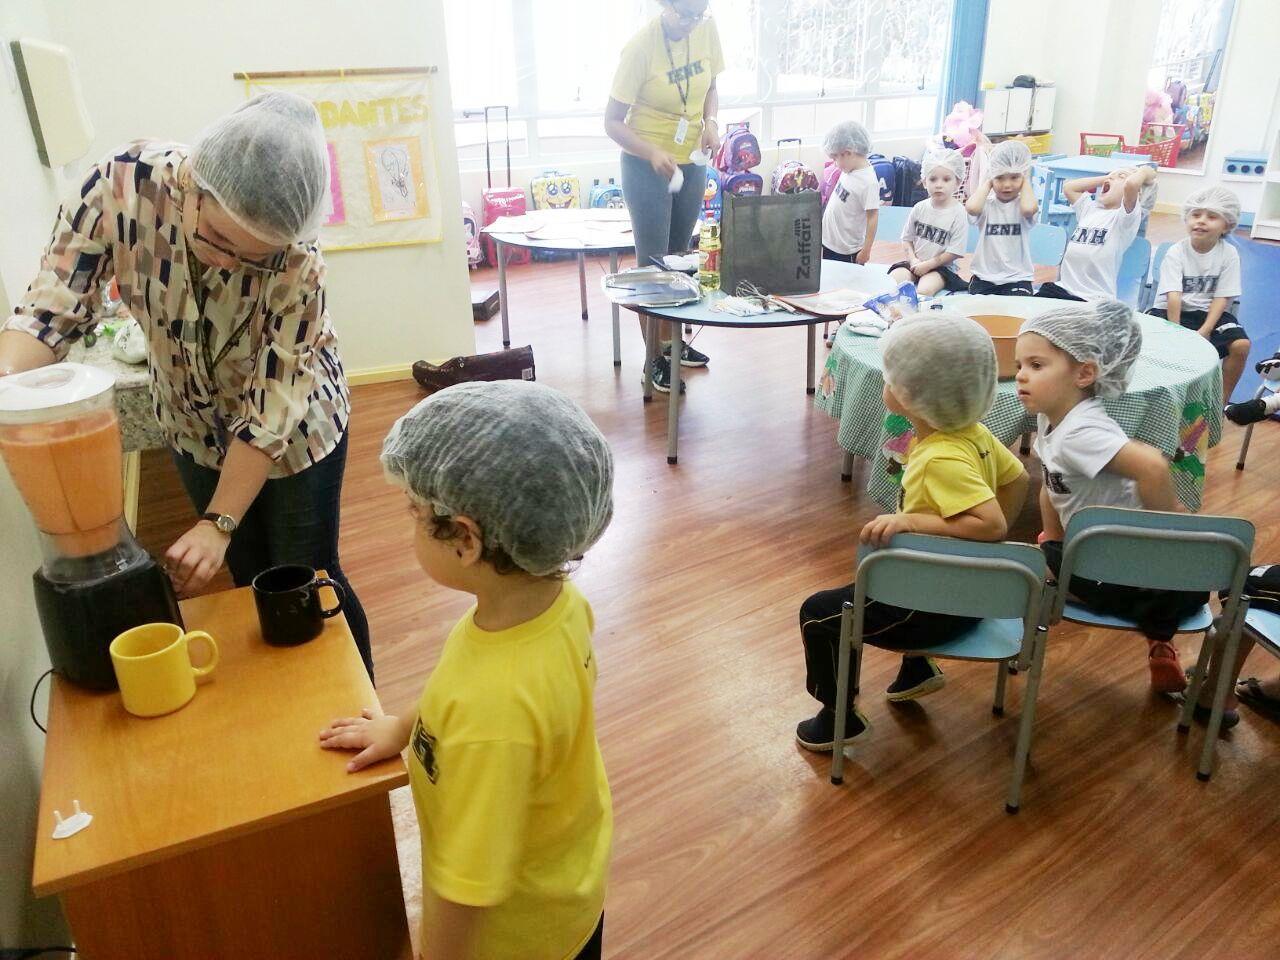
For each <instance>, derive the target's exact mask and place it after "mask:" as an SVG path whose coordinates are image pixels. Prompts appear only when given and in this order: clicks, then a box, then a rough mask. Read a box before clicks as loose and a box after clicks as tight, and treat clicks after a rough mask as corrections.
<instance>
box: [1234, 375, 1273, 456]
mask: <svg viewBox="0 0 1280 960" xmlns="http://www.w3.org/2000/svg"><path fill="white" fill-rule="evenodd" d="M1266 391H1267V384H1266V381H1263V383H1262V384H1261V386H1259V387H1258V392H1257V393H1255V394H1254V395H1253V399H1255V400H1260V399H1262V395H1263V394H1264V393H1266ZM1255 426H1256V424H1252V423H1251V424H1249V425H1248V426H1247V427H1245V428H1244V440H1243V441H1242V442H1241V443H1240V456H1238V457H1236V469H1237V470H1243V469H1244V458H1245V457H1247V456H1248V455H1249V441H1250V440H1251V439H1253V428H1254V427H1255Z"/></svg>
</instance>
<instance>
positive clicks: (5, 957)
mask: <svg viewBox="0 0 1280 960" xmlns="http://www.w3.org/2000/svg"><path fill="white" fill-rule="evenodd" d="M51 673H53V667H50V668H49V669H48V670H46V671H45V672H44V673H42V674H40V679H38V680H37V681H36V685H35V686H34V687H32V688H31V704H30V710H31V722H32V723H34V724H35V725H36V726H37V727H39V728H40V732H41V733H48V732H49V731H48V730H46V729H45V728H44V726H43V725H42V724H41V723H40V721H39V720H37V719H36V694H37V693H39V692H40V684H42V683H44V678H45V677H47V676H48V675H49V674H51ZM44 949H45V950H67V949H70V948H69V947H45V948H44ZM9 953H10V951H0V960H10V958H9ZM21 956H23V957H34V956H36V954H34V953H24V954H21Z"/></svg>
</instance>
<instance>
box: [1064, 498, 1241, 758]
mask: <svg viewBox="0 0 1280 960" xmlns="http://www.w3.org/2000/svg"><path fill="white" fill-rule="evenodd" d="M1253 539H1254V529H1253V524H1252V523H1250V522H1249V521H1247V520H1241V519H1238V518H1236V517H1213V516H1197V515H1195V514H1185V513H1161V512H1157V511H1153V510H1123V509H1120V508H1118V507H1086V508H1085V509H1083V510H1081V511H1079V512H1078V513H1077V514H1076V515H1075V516H1073V517H1072V518H1071V522H1070V523H1068V524H1067V531H1066V540H1065V541H1064V543H1063V549H1062V568H1061V569H1060V570H1059V571H1058V584H1059V587H1058V589H1055V590H1053V591H1052V598H1053V599H1052V604H1051V607H1050V611H1049V618H1048V622H1049V623H1050V624H1054V623H1058V622H1059V621H1061V620H1071V621H1073V622H1075V623H1083V624H1087V625H1089V626H1093V627H1105V628H1108V629H1119V630H1137V629H1138V624H1137V622H1136V621H1134V620H1126V619H1122V618H1119V617H1112V616H1107V615H1105V614H1099V613H1095V612H1093V611H1092V610H1090V609H1089V608H1088V607H1085V606H1083V605H1082V604H1079V603H1076V602H1074V601H1072V600H1069V599H1068V598H1067V590H1066V585H1067V584H1069V583H1070V582H1071V578H1072V577H1084V578H1086V579H1088V580H1097V581H1100V582H1102V583H1115V584H1120V585H1123V586H1128V587H1147V588H1149V589H1152V590H1188V591H1191V590H1194V591H1200V590H1206V591H1208V592H1210V593H1214V592H1217V591H1221V590H1227V591H1229V595H1228V598H1227V600H1226V601H1225V602H1224V603H1223V605H1222V613H1221V614H1220V615H1219V617H1218V618H1217V620H1216V622H1215V620H1214V617H1213V612H1212V611H1211V610H1210V609H1209V607H1208V606H1205V607H1203V608H1201V609H1200V610H1199V611H1197V612H1196V613H1194V614H1192V615H1191V616H1189V617H1187V618H1186V619H1184V620H1183V621H1182V623H1181V624H1179V625H1178V632H1180V633H1199V632H1201V631H1203V632H1204V634H1205V639H1204V643H1203V644H1201V646H1200V659H1199V660H1198V661H1197V662H1196V668H1195V671H1194V673H1193V674H1192V677H1191V684H1190V687H1189V688H1188V690H1187V694H1186V702H1185V703H1184V704H1183V707H1182V715H1181V717H1179V719H1178V729H1179V730H1180V731H1182V732H1186V730H1187V729H1188V728H1189V726H1190V724H1191V712H1192V709H1193V708H1194V707H1195V704H1196V703H1197V699H1198V697H1199V695H1200V684H1201V683H1202V682H1203V681H1204V676H1205V670H1206V668H1207V666H1208V663H1209V654H1210V652H1211V651H1212V650H1213V649H1214V647H1218V648H1220V649H1221V650H1222V651H1223V659H1222V661H1221V662H1223V663H1234V662H1235V655H1236V650H1237V649H1238V648H1239V645H1240V630H1241V626H1242V624H1243V623H1244V613H1245V610H1246V609H1247V604H1245V603H1243V602H1242V601H1241V592H1242V590H1243V588H1244V578H1245V575H1246V574H1248V572H1249V555H1250V553H1251V552H1252V551H1253ZM1215 627H1216V629H1211V628H1215ZM1228 673H1229V671H1227V670H1221V671H1219V674H1220V675H1219V678H1218V689H1217V691H1216V692H1215V694H1214V700H1213V712H1212V714H1211V715H1210V718H1209V729H1208V732H1207V733H1206V735H1205V741H1204V749H1203V750H1202V751H1201V754H1200V765H1199V768H1198V770H1197V773H1196V776H1198V777H1199V778H1200V779H1201V780H1208V779H1209V776H1210V774H1211V773H1212V770H1213V749H1214V744H1215V743H1216V742H1217V740H1218V730H1219V728H1220V726H1221V723H1222V709H1223V704H1224V703H1225V701H1226V696H1227V684H1228V682H1229V681H1230V677H1229V676H1228Z"/></svg>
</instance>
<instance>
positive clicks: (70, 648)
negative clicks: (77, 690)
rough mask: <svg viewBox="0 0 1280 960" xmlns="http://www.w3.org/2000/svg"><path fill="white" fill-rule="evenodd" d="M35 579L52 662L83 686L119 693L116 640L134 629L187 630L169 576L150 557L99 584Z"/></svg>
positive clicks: (38, 575)
mask: <svg viewBox="0 0 1280 960" xmlns="http://www.w3.org/2000/svg"><path fill="white" fill-rule="evenodd" d="M32 580H33V581H34V583H35V594H36V609H37V610H38V611H39V613H40V625H41V626H42V627H43V628H44V642H45V646H46V647H48V648H49V661H50V663H51V664H52V666H53V669H54V671H55V672H56V673H58V674H61V675H62V676H64V677H66V678H67V679H68V680H70V681H71V682H72V683H75V684H79V685H80V686H82V687H91V688H93V689H95V690H114V689H116V687H117V683H116V674H115V670H114V669H113V668H112V666H111V653H110V647H111V641H112V640H114V639H115V638H116V637H117V636H119V635H120V634H122V633H124V631H126V630H128V629H129V628H130V627H136V626H139V625H141V624H144V623H176V624H178V626H182V627H185V625H184V624H183V622H182V613H181V612H180V611H179V610H178V599H177V597H175V596H174V593H173V586H172V584H170V582H169V577H168V576H167V575H166V574H165V572H164V571H163V570H162V569H160V565H159V564H157V563H156V562H155V561H154V560H152V559H151V558H150V557H148V558H147V561H146V562H145V563H142V564H139V565H137V566H136V567H132V568H130V569H128V570H125V571H123V572H121V573H117V574H113V575H111V576H109V577H104V578H102V579H100V580H91V581H86V582H82V583H54V582H52V581H50V580H47V579H45V577H44V576H43V575H42V574H41V573H40V571H38V570H37V571H36V573H35V575H34V576H33V577H32Z"/></svg>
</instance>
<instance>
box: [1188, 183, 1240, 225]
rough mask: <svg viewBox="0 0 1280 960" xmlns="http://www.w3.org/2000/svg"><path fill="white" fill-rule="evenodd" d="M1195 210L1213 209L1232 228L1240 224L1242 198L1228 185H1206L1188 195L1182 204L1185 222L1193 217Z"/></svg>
mask: <svg viewBox="0 0 1280 960" xmlns="http://www.w3.org/2000/svg"><path fill="white" fill-rule="evenodd" d="M1193 210H1212V211H1213V212H1214V213H1216V214H1217V215H1218V216H1220V217H1222V219H1223V220H1225V221H1227V226H1228V227H1230V228H1231V229H1232V230H1234V229H1235V228H1236V227H1238V226H1239V225H1240V198H1239V197H1237V196H1236V195H1235V193H1234V192H1233V191H1231V190H1228V189H1227V188H1226V187H1216V186H1215V187H1205V188H1204V189H1203V190H1197V191H1196V192H1195V193H1193V194H1191V196H1189V197H1187V199H1186V200H1185V201H1184V202H1183V204H1182V219H1183V221H1184V222H1185V221H1186V220H1189V219H1190V218H1191V211H1193Z"/></svg>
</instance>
